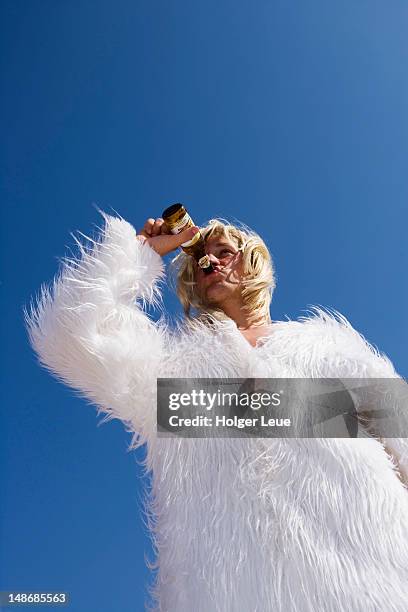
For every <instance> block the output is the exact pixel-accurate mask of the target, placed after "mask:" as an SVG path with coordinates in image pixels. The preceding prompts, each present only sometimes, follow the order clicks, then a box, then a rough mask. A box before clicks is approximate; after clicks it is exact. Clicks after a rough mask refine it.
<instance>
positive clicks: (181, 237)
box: [171, 225, 200, 249]
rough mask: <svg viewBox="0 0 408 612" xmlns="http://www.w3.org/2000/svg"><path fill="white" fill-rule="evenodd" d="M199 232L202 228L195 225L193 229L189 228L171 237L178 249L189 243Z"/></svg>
mask: <svg viewBox="0 0 408 612" xmlns="http://www.w3.org/2000/svg"><path fill="white" fill-rule="evenodd" d="M199 231H200V228H199V227H197V226H196V225H194V226H193V227H189V228H187V229H185V230H183V231H182V232H180V233H179V234H173V235H172V236H171V239H172V243H173V245H174V248H175V249H176V248H177V247H179V246H180V245H182V244H183V243H184V242H188V241H189V240H191V239H192V238H193V236H195V235H196V234H197V233H198V232H199Z"/></svg>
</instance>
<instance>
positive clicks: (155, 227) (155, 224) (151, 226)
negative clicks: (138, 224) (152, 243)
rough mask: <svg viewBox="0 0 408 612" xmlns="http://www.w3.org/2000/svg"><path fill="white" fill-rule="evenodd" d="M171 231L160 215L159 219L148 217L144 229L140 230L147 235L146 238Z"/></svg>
mask: <svg viewBox="0 0 408 612" xmlns="http://www.w3.org/2000/svg"><path fill="white" fill-rule="evenodd" d="M169 233H170V231H169V229H168V227H167V225H166V224H165V223H164V220H163V219H162V218H161V217H159V218H158V219H153V217H150V218H149V219H147V221H146V223H145V224H144V226H143V229H142V230H141V232H140V234H141V235H143V236H146V238H152V237H154V236H160V234H169Z"/></svg>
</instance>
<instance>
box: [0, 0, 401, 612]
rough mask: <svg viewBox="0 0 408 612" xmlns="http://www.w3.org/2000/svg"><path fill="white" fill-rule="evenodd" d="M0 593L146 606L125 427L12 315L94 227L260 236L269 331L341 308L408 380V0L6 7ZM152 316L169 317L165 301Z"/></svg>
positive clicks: (136, 473) (138, 486)
mask: <svg viewBox="0 0 408 612" xmlns="http://www.w3.org/2000/svg"><path fill="white" fill-rule="evenodd" d="M1 12H2V18H1V24H2V25H1V30H2V31H1V36H0V46H1V59H0V61H1V78H2V96H1V100H2V102H1V104H2V113H1V121H2V127H1V133H2V147H1V160H0V161H1V164H0V168H1V175H2V177H1V185H0V189H1V201H2V203H3V223H2V228H1V253H2V266H1V290H2V294H3V295H2V304H3V315H2V317H1V323H2V338H3V343H4V344H3V347H4V352H3V362H2V376H3V381H2V394H3V398H2V428H1V433H0V435H1V446H0V461H1V487H2V498H3V500H2V507H1V511H0V535H1V542H2V546H1V550H0V589H1V590H6V589H14V590H18V589H20V590H43V591H44V590H47V591H50V590H51V591H59V590H62V591H69V592H70V593H71V597H72V604H71V607H70V610H72V611H73V612H85V611H88V610H90V609H95V610H98V611H99V612H105V611H106V612H108V611H109V612H111V611H112V610H120V611H121V612H128V611H129V612H130V611H135V610H143V602H144V599H145V598H146V584H147V581H148V580H149V572H148V570H147V569H146V568H145V555H148V556H149V555H150V554H151V553H150V550H151V549H150V545H149V540H148V537H147V533H146V528H145V526H144V523H143V519H142V516H141V499H142V486H143V482H142V480H141V469H140V465H139V462H140V460H141V458H142V457H143V450H140V451H138V452H137V453H128V452H127V446H128V444H129V442H130V436H129V434H127V433H126V432H125V431H124V429H123V427H122V425H121V424H120V423H119V422H111V423H109V424H105V425H102V426H100V427H96V425H97V422H98V421H97V419H96V412H95V410H94V409H93V408H92V407H90V406H89V405H87V404H86V403H85V402H84V401H83V400H81V399H79V398H78V397H77V396H76V395H75V393H74V392H73V391H71V390H70V389H68V388H67V387H64V386H63V385H61V384H60V383H58V382H56V381H55V380H54V379H53V378H52V377H51V376H50V375H49V374H47V373H46V372H45V371H44V370H42V369H40V368H39V367H38V365H37V364H36V360H35V356H34V355H33V353H32V351H31V350H30V348H29V346H28V342H27V337H26V333H25V330H24V327H23V318H22V308H23V305H24V304H26V303H28V301H29V299H30V297H31V296H32V295H34V294H35V292H36V291H37V290H38V289H39V286H40V284H41V283H42V282H45V281H50V280H51V279H52V277H53V275H54V274H55V273H56V271H57V267H58V258H59V257H62V256H63V255H64V254H67V252H68V249H69V247H72V246H73V240H72V238H71V236H70V232H72V231H75V230H76V229H80V230H81V231H83V232H85V233H89V232H91V231H93V229H94V228H95V224H97V225H98V224H100V223H101V218H100V216H99V215H98V213H97V211H96V209H95V207H94V206H93V204H97V206H99V207H100V208H102V209H104V210H106V211H107V212H112V209H114V210H116V211H118V212H119V213H120V214H121V215H122V216H123V217H125V218H126V219H127V220H128V221H130V222H131V223H133V224H134V225H135V226H136V227H140V226H141V225H142V224H143V222H144V220H145V219H146V218H147V217H149V216H160V214H161V212H162V210H163V209H164V208H165V207H166V206H167V205H169V204H171V203H173V202H177V201H181V202H184V203H185V205H186V206H187V207H188V209H189V210H190V212H191V214H192V216H193V218H194V220H195V222H196V223H198V224H203V223H204V222H205V221H206V220H207V219H209V218H211V217H214V216H222V217H226V218H229V219H232V220H234V219H238V220H240V221H243V222H244V223H246V224H248V225H250V226H251V227H253V228H254V229H255V230H256V231H258V232H259V233H260V234H261V235H262V236H263V238H264V239H265V240H266V242H267V244H268V245H269V247H270V249H271V252H272V254H273V257H274V260H275V265H276V268H277V276H278V285H277V289H276V292H275V296H274V300H273V304H272V311H271V312H272V317H273V318H274V319H279V320H281V319H285V317H286V316H288V317H290V318H297V317H298V316H299V315H302V314H304V309H305V308H307V307H308V306H309V305H312V304H321V305H324V306H329V307H333V308H336V309H338V310H339V311H340V312H342V313H343V314H344V315H345V316H346V317H348V318H349V319H350V321H351V323H352V324H353V325H354V326H355V327H356V328H357V329H358V330H359V331H360V332H362V333H363V334H364V335H365V336H366V337H367V339H368V340H369V341H371V342H373V343H375V344H376V345H377V346H378V347H379V348H380V349H381V350H382V351H384V352H385V353H386V354H387V355H388V356H389V357H390V358H391V360H392V361H393V363H394V365H395V367H396V369H397V370H398V372H399V373H400V374H401V375H402V376H405V377H407V375H408V358H407V353H406V346H407V340H408V325H407V317H406V311H407V302H408V300H407V297H408V290H407V282H406V277H407V275H406V270H407V268H408V256H407V240H406V233H407V229H406V228H407V225H408V212H407V201H408V181H407V172H406V169H407V158H408V117H407V110H406V109H407V108H408V79H407V74H406V66H407V60H408V41H407V37H406V31H407V26H408V5H407V3H406V2H405V1H403V0H400V1H398V0H395V1H394V2H392V3H384V2H380V1H378V0H360V1H358V2H357V1H354V2H350V1H347V0H346V1H343V0H342V1H341V2H340V1H339V0H335V1H333V2H327V1H325V0H311V1H309V2H304V1H300V0H294V1H293V2H290V3H288V2H284V1H279V2H278V1H271V0H270V1H268V2H266V1H264V0H257V2H243V1H241V0H235V1H232V0H231V1H225V0H217V1H215V0H206V2H198V1H187V0H184V1H178V0H176V1H172V2H164V1H163V0H157V1H156V2H151V1H147V0H146V1H143V2H142V1H138V0H132V1H127V0H119V1H116V2H115V3H114V2H112V1H110V2H108V1H107V0H99V1H98V2H90V1H89V0H81V1H79V0H73V1H71V2H54V1H50V0H42V2H33V1H32V0H28V1H26V2H24V3H22V2H15V1H14V0H3V2H2V7H1ZM164 300H165V304H166V306H167V308H168V309H169V310H170V311H171V312H173V313H177V312H179V308H178V306H177V303H176V300H175V298H174V296H172V295H171V294H170V293H169V292H168V291H165V295H164Z"/></svg>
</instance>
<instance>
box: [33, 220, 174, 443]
mask: <svg viewBox="0 0 408 612" xmlns="http://www.w3.org/2000/svg"><path fill="white" fill-rule="evenodd" d="M102 215H103V218H104V221H105V225H104V228H103V229H102V230H101V233H100V236H99V237H98V239H97V240H93V239H90V238H87V237H86V236H85V238H86V239H87V240H88V241H89V245H87V246H85V244H82V243H81V242H80V241H79V240H77V239H75V240H76V242H77V244H78V247H79V254H78V257H74V258H65V259H64V260H63V262H62V268H61V270H60V272H59V273H58V275H57V276H56V277H55V279H54V281H53V283H52V285H51V286H50V287H48V286H44V285H43V286H42V287H41V290H40V295H39V296H38V297H37V298H36V299H35V300H34V303H31V305H30V308H29V309H28V310H27V309H25V312H24V315H25V321H26V325H27V329H28V334H29V338H30V342H31V345H32V347H33V349H34V350H35V351H36V353H37V355H38V357H39V360H40V362H41V364H42V365H44V366H45V367H46V368H47V369H48V370H50V371H51V372H52V373H53V374H54V375H55V376H57V377H58V378H59V379H60V380H62V381H63V382H64V383H66V384H68V385H70V386H71V387H73V388H75V389H77V390H79V391H80V393H81V394H82V395H83V396H85V397H86V398H88V399H89V400H90V401H91V402H92V403H94V404H96V406H97V407H98V414H99V413H101V412H103V413H105V417H104V419H103V420H104V421H108V420H111V419H115V418H117V419H121V420H122V421H123V422H124V423H125V425H126V426H127V428H128V430H131V431H135V432H136V431H139V434H140V436H141V437H142V438H145V435H144V434H148V433H149V431H148V430H150V429H151V427H152V419H151V412H152V410H153V406H152V402H153V401H154V391H155V381H156V376H157V371H158V368H159V364H160V361H161V358H162V352H163V346H164V327H162V326H161V325H160V324H155V323H154V322H152V321H151V320H150V319H149V318H148V317H147V315H146V314H145V313H144V312H143V310H142V307H141V306H142V305H143V303H154V302H157V300H158V299H159V297H160V292H159V288H158V281H160V280H161V279H162V278H163V276H164V263H163V261H162V258H161V257H160V256H159V255H158V254H157V253H156V252H155V251H154V250H153V249H152V248H151V247H150V246H149V245H148V244H146V243H145V244H142V243H141V242H140V241H139V240H138V239H137V238H136V232H135V229H134V228H133V226H132V225H130V224H129V223H128V222H127V221H125V220H124V219H122V218H118V217H112V216H110V215H107V214H105V213H102ZM137 300H139V302H141V304H140V303H138V302H137ZM136 439H137V437H136ZM143 441H144V440H143V439H142V440H141V441H140V443H142V442H143Z"/></svg>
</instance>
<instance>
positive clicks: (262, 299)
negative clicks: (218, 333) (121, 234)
mask: <svg viewBox="0 0 408 612" xmlns="http://www.w3.org/2000/svg"><path fill="white" fill-rule="evenodd" d="M200 231H201V234H202V236H203V238H204V241H207V240H209V239H210V238H220V237H222V238H226V239H228V240H231V241H232V242H233V243H234V244H236V246H237V248H238V250H239V251H241V252H242V262H243V271H244V279H243V281H242V285H243V288H242V298H243V302H244V306H243V309H244V310H245V311H246V313H247V314H248V315H249V317H250V320H251V321H254V322H255V321H257V320H258V319H260V318H261V317H262V318H263V317H265V316H266V317H267V319H268V320H270V313H269V308H270V304H271V300H272V293H273V290H274V289H275V284H276V283H275V270H274V265H273V260H272V257H271V255H270V253H269V251H268V248H267V246H266V244H265V243H264V241H263V240H262V239H261V238H260V236H258V234H256V233H255V232H253V231H252V230H250V229H249V228H248V227H247V226H245V225H243V224H240V227H237V226H236V225H232V224H231V223H229V222H228V221H226V220H225V219H219V218H216V219H211V220H210V221H208V223H207V225H206V226H205V227H204V228H202V229H201V230H200ZM171 264H172V271H173V285H175V290H176V292H177V295H178V297H179V300H180V301H181V304H182V306H183V309H184V313H185V315H186V317H187V318H188V319H192V317H193V315H192V312H191V309H192V308H193V309H194V310H195V311H196V313H197V315H198V316H199V317H200V318H203V319H205V317H206V316H208V319H209V321H210V320H211V317H214V318H216V319H221V320H222V319H226V318H227V317H226V315H225V314H224V313H223V312H222V311H221V310H220V309H217V308H214V307H213V306H209V305H208V304H206V303H204V302H202V301H201V298H200V296H199V295H198V292H197V291H196V280H195V274H196V268H197V264H196V263H195V261H194V260H193V258H192V257H190V256H189V255H187V254H186V253H184V252H183V251H182V252H181V253H179V254H178V255H177V256H176V257H175V258H174V259H173V260H172V262H171ZM197 315H196V316H197Z"/></svg>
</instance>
